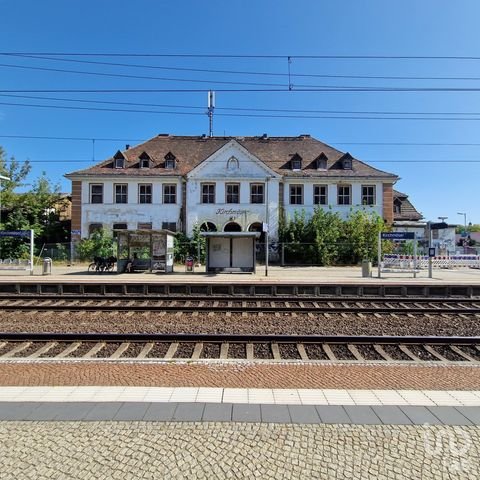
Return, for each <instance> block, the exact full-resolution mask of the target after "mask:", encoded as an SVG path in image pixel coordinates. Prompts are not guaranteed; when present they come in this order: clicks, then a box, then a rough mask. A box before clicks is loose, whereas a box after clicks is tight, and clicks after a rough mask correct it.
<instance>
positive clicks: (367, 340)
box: [0, 332, 480, 345]
mask: <svg viewBox="0 0 480 480" xmlns="http://www.w3.org/2000/svg"><path fill="white" fill-rule="evenodd" d="M0 341H10V342H13V341H15V342H27V341H32V342H48V341H56V342H70V341H79V342H164V343H172V342H178V343H180V342H187V343H193V342H195V343H326V344H335V343H342V344H395V345H400V344H405V345H413V344H418V345H442V344H443V345H453V344H455V345H480V337H479V336H475V337H467V336H465V337H462V336H451V337H444V336H391V335H283V334H282V335H243V334H210V333H205V334H196V333H70V332H69V333H56V332H52V333H29V332H0Z"/></svg>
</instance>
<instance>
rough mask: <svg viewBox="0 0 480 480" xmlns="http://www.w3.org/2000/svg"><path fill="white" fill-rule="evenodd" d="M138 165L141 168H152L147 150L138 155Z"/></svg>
mask: <svg viewBox="0 0 480 480" xmlns="http://www.w3.org/2000/svg"><path fill="white" fill-rule="evenodd" d="M138 166H139V167H140V168H150V157H149V155H148V153H147V152H143V153H142V154H141V155H140V156H139V157H138Z"/></svg>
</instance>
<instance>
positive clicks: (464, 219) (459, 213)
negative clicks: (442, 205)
mask: <svg viewBox="0 0 480 480" xmlns="http://www.w3.org/2000/svg"><path fill="white" fill-rule="evenodd" d="M457 215H463V225H464V227H465V230H464V232H465V235H466V234H467V214H466V213H465V212H457Z"/></svg>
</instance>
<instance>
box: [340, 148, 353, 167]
mask: <svg viewBox="0 0 480 480" xmlns="http://www.w3.org/2000/svg"><path fill="white" fill-rule="evenodd" d="M340 160H341V163H342V168H343V169H344V170H352V160H353V157H352V156H351V155H350V154H349V153H348V152H347V153H346V154H345V155H344V156H343V157H342V158H341V159H340Z"/></svg>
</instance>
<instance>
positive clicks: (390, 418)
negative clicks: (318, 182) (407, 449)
mask: <svg viewBox="0 0 480 480" xmlns="http://www.w3.org/2000/svg"><path fill="white" fill-rule="evenodd" d="M371 408H372V410H373V411H374V413H375V415H377V417H378V418H379V419H380V420H381V422H382V423H384V424H387V425H410V424H411V423H412V421H411V420H410V419H409V418H408V417H407V415H405V414H404V413H403V412H402V410H400V408H399V407H397V406H395V405H379V406H372V407H371Z"/></svg>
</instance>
